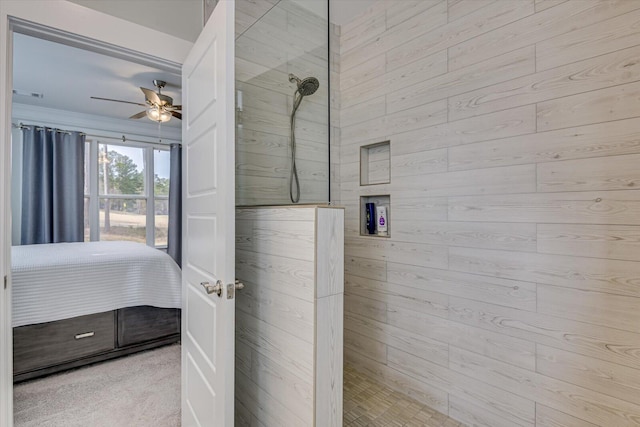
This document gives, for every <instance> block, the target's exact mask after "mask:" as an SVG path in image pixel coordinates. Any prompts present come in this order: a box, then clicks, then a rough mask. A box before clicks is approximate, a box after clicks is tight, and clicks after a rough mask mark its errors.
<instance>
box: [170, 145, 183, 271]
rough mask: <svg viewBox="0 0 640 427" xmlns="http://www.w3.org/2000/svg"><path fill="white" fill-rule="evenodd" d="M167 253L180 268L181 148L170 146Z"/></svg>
mask: <svg viewBox="0 0 640 427" xmlns="http://www.w3.org/2000/svg"><path fill="white" fill-rule="evenodd" d="M170 154H171V157H170V166H169V232H168V235H167V253H168V254H169V255H171V258H173V259H174V260H175V262H176V263H177V264H178V265H179V266H182V148H181V146H180V144H171V151H170Z"/></svg>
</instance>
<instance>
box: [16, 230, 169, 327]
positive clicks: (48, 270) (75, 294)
mask: <svg viewBox="0 0 640 427" xmlns="http://www.w3.org/2000/svg"><path fill="white" fill-rule="evenodd" d="M11 270H12V284H13V285H12V287H13V326H14V327H16V326H23V325H30V324H35V323H43V322H51V321H54V320H62V319H68V318H71V317H76V316H83V315H86V314H91V313H101V312H105V311H110V310H115V309H118V308H124V307H132V306H138V305H151V306H155V307H164V308H180V307H181V304H180V302H181V273H180V268H179V267H178V265H177V264H176V263H175V262H174V261H173V259H172V258H171V257H170V256H169V255H167V254H166V253H164V252H162V251H159V250H157V249H153V248H151V247H148V246H146V245H143V244H141V243H134V242H86V243H55V244H43V245H27V246H14V247H13V248H12V251H11Z"/></svg>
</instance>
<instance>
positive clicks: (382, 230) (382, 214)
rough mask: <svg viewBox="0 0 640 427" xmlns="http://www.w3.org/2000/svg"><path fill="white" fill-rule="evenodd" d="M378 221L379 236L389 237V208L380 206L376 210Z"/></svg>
mask: <svg viewBox="0 0 640 427" xmlns="http://www.w3.org/2000/svg"><path fill="white" fill-rule="evenodd" d="M376 219H377V221H376V222H377V223H378V236H387V235H388V232H387V230H388V228H387V226H388V224H387V208H386V207H384V206H378V207H377V208H376Z"/></svg>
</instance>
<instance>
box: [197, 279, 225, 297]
mask: <svg viewBox="0 0 640 427" xmlns="http://www.w3.org/2000/svg"><path fill="white" fill-rule="evenodd" d="M200 284H201V285H202V286H203V287H204V289H205V290H206V291H207V293H208V294H213V293H215V294H218V296H219V297H220V296H222V287H223V285H222V282H221V281H220V280H218V281H217V282H216V284H215V285H212V284H211V283H209V282H200Z"/></svg>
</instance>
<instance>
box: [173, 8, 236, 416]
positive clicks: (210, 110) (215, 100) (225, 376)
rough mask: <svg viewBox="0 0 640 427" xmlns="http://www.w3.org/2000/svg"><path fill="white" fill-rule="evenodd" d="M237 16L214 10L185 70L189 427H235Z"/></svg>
mask: <svg viewBox="0 0 640 427" xmlns="http://www.w3.org/2000/svg"><path fill="white" fill-rule="evenodd" d="M234 9H235V1H233V0H224V1H220V2H219V3H218V5H217V6H216V8H215V10H214V11H213V14H212V15H211V17H210V18H209V21H208V23H207V25H206V26H205V28H204V29H203V31H202V33H201V34H200V37H199V38H198V40H197V41H196V43H195V44H194V46H193V49H192V50H191V52H190V53H189V55H188V56H187V59H186V60H185V62H184V65H183V67H182V95H183V96H182V100H183V110H184V111H183V121H182V138H183V141H182V142H183V149H182V156H183V161H182V165H183V177H184V182H183V196H182V197H183V199H182V200H183V220H182V221H183V222H182V223H183V242H184V252H183V259H182V301H183V311H182V425H183V426H186V427H189V426H209V427H212V426H216V427H232V426H233V405H234V399H233V383H234V329H235V299H233V292H231V293H230V292H229V291H230V290H229V288H228V285H229V284H230V285H231V286H232V287H233V283H234V279H235V265H234V264H235V253H234V251H235V188H234V187H235V152H234V150H235V148H234V144H235V133H234V132H235V122H234V120H235V115H234V97H233V93H234ZM216 283H217V284H218V286H219V292H217V291H216V287H217V285H216ZM230 297H231V298H230Z"/></svg>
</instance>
